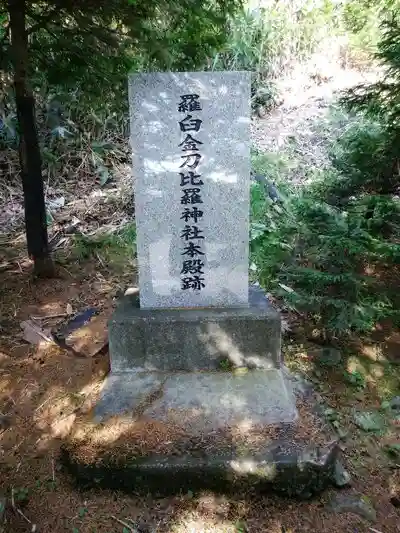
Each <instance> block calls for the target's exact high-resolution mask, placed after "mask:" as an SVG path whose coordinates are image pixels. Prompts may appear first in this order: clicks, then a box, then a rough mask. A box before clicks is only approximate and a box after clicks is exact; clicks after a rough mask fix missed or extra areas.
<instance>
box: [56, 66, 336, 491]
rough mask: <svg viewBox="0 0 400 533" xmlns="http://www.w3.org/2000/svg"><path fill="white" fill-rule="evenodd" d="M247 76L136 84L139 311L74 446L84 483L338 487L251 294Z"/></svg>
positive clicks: (120, 322)
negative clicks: (304, 430) (302, 421)
mask: <svg viewBox="0 0 400 533" xmlns="http://www.w3.org/2000/svg"><path fill="white" fill-rule="evenodd" d="M250 78H251V77H250V73H248V72H212V73H211V72H191V73H188V72H186V73H176V72H173V73H149V74H147V73H146V74H145V73H143V74H138V75H132V76H131V78H130V83H129V86H130V91H129V95H130V110H131V132H132V137H131V142H132V150H133V163H134V168H135V177H136V180H135V223H136V230H137V239H136V245H137V259H138V266H139V288H140V304H139V298H138V297H132V296H130V297H125V298H124V299H123V300H122V302H121V303H120V305H119V306H118V308H117V309H116V311H115V312H114V314H113V316H112V318H111V320H110V323H109V348H110V359H111V373H110V375H109V376H108V377H107V378H106V380H105V382H104V384H103V388H102V391H101V394H100V398H99V401H98V403H97V405H96V406H95V408H94V410H93V412H92V413H90V415H89V420H84V421H82V424H81V426H79V427H78V429H77V431H76V433H75V434H74V435H71V438H70V442H69V444H68V445H66V446H65V447H64V463H65V465H66V466H67V467H68V469H69V471H70V472H71V473H73V474H74V475H75V477H76V478H77V479H78V480H79V481H81V482H84V483H89V484H90V483H92V484H94V485H96V484H97V483H99V484H102V485H103V486H109V487H113V488H124V489H127V490H135V491H136V490H139V488H140V487H141V486H143V487H144V488H145V490H149V489H150V490H152V491H154V492H160V491H161V490H162V492H175V491H180V490H182V489H184V488H186V489H191V490H192V489H193V488H194V487H195V486H196V487H199V488H201V487H204V488H207V487H210V488H211V487H224V488H227V487H228V488H229V487H234V486H235V487H241V488H242V487H243V486H244V485H245V484H247V483H249V484H250V485H252V486H254V485H257V486H258V487H262V488H264V487H266V486H267V485H271V484H272V485H273V486H274V487H276V488H278V487H280V488H281V489H283V490H285V491H286V492H287V493H292V494H302V495H309V494H311V493H312V492H313V491H315V490H319V488H320V487H322V486H324V485H326V483H327V482H329V479H330V476H331V474H332V471H333V469H334V467H335V453H336V451H335V450H333V451H332V449H328V450H325V451H324V450H321V451H320V450H317V449H315V448H314V449H312V450H311V451H310V450H307V449H305V448H304V446H303V445H300V443H299V439H300V437H301V431H300V430H301V427H300V425H299V424H298V423H297V410H296V404H295V399H294V396H293V391H292V388H291V387H290V386H289V385H288V382H287V381H286V379H285V377H284V374H283V370H282V364H281V363H282V362H281V323H280V317H279V314H278V313H277V312H276V311H274V309H273V308H272V307H271V306H270V305H269V303H268V300H267V298H266V296H265V294H264V293H263V292H262V291H261V289H260V288H259V287H256V286H252V287H250V289H249V284H248V265H249V253H248V252H249V240H248V236H249V211H250V209H249V189H250V85H251V79H250ZM313 434H314V433H313ZM303 440H304V439H303ZM308 441H309V436H308V434H307V438H306V444H308ZM303 444H304V443H303ZM323 468H325V476H321V471H322V469H323Z"/></svg>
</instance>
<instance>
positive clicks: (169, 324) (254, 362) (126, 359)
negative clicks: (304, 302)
mask: <svg viewBox="0 0 400 533" xmlns="http://www.w3.org/2000/svg"><path fill="white" fill-rule="evenodd" d="M249 300H250V306H249V307H239V308H231V309H229V308H207V309H156V310H148V309H140V308H139V298H138V296H137V295H135V296H127V297H124V298H123V299H122V301H121V303H120V305H119V306H118V307H117V309H116V310H115V312H114V314H113V316H112V318H111V320H110V323H109V344H110V358H111V370H112V372H129V371H137V370H149V371H150V370H151V371H157V370H160V371H193V370H215V369H217V368H218V367H219V365H220V363H221V360H229V361H230V363H231V365H232V366H234V367H235V366H236V367H242V366H247V367H249V368H264V369H269V368H279V367H280V365H281V323H280V316H279V314H278V313H277V312H276V311H275V310H274V309H273V308H272V306H271V305H270V304H269V302H268V300H267V298H266V297H265V295H264V293H263V291H262V290H261V289H259V288H258V287H250V289H249Z"/></svg>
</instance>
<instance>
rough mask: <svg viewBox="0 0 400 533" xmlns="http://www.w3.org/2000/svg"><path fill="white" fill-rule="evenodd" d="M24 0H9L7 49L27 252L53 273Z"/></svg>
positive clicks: (39, 269)
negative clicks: (30, 78) (17, 134)
mask: <svg viewBox="0 0 400 533" xmlns="http://www.w3.org/2000/svg"><path fill="white" fill-rule="evenodd" d="M25 2H26V0H9V1H8V10H9V14H10V32H11V53H12V59H13V65H14V90H15V102H16V108H17V117H18V125H19V162H20V166H21V177H22V186H23V190H24V203H25V227H26V240H27V244H28V254H29V256H30V257H31V259H32V260H33V262H34V272H35V274H36V275H38V276H45V277H46V276H52V275H54V265H53V261H52V259H51V256H50V251H49V244H48V236H47V221H46V207H45V201H44V192H43V177H42V161H41V157H40V149H39V142H38V135H37V130H36V118H35V101H34V97H33V94H32V91H31V90H30V89H29V87H28V84H27V74H28V61H29V59H28V36H27V32H26V27H25V24H26V17H25V8H26V6H25Z"/></svg>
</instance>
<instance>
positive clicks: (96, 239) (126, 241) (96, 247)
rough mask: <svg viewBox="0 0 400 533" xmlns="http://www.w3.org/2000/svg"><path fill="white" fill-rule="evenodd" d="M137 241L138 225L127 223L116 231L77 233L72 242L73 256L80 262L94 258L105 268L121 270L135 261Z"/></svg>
mask: <svg viewBox="0 0 400 533" xmlns="http://www.w3.org/2000/svg"><path fill="white" fill-rule="evenodd" d="M135 243H136V226H135V224H134V223H131V224H126V225H125V226H122V227H121V228H120V229H119V230H118V231H116V232H114V233H104V234H96V235H95V236H86V235H77V236H76V237H75V239H74V241H73V244H72V256H73V258H74V259H76V260H77V261H80V262H81V261H85V260H88V259H91V258H94V259H95V260H98V261H99V262H100V264H101V265H102V266H103V267H104V268H107V269H110V270H113V271H120V270H124V269H128V268H130V266H129V265H131V264H132V262H133V261H134V256H135Z"/></svg>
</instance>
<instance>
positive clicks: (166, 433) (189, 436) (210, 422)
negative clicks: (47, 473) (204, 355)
mask: <svg viewBox="0 0 400 533" xmlns="http://www.w3.org/2000/svg"><path fill="white" fill-rule="evenodd" d="M94 415H95V416H94V419H93V413H91V415H90V418H89V419H86V420H84V421H82V422H81V424H78V425H77V428H76V431H75V434H74V435H72V436H71V440H70V442H69V443H68V444H65V445H64V447H63V453H62V462H63V464H64V467H65V469H66V470H67V472H69V474H71V475H72V477H73V478H74V479H75V480H76V481H77V483H78V484H79V486H81V487H93V486H97V487H107V488H112V489H123V490H126V491H131V492H138V491H139V492H141V491H144V492H147V491H150V492H152V493H153V494H156V495H157V494H160V495H164V494H174V493H177V492H180V491H187V490H191V491H193V490H197V489H199V490H200V489H211V490H216V491H219V490H220V491H229V490H235V491H236V490H238V489H246V488H254V489H256V490H259V491H263V490H273V491H276V492H279V493H282V494H286V495H289V496H298V497H301V498H308V497H310V496H312V495H313V494H317V493H319V492H320V491H322V490H323V489H324V488H326V487H327V486H329V485H330V484H331V483H335V477H336V479H338V478H340V475H341V465H340V461H339V449H338V447H337V445H336V444H335V443H332V441H331V436H330V435H329V434H328V433H327V432H325V427H324V426H323V424H320V426H318V424H319V422H318V421H316V418H315V416H316V415H314V414H313V413H312V412H311V410H310V411H309V412H305V411H304V406H303V407H302V410H301V417H300V418H298V417H297V411H296V408H295V403H294V397H293V393H292V388H291V387H290V385H287V384H286V380H283V377H282V373H281V371H280V370H270V371H259V370H254V371H248V372H247V373H244V374H243V375H235V374H231V373H225V372H219V373H215V372H195V373H179V374H162V373H152V372H150V373H138V374H123V375H111V376H109V377H108V378H107V380H106V382H105V384H104V388H103V391H102V396H101V398H100V400H99V402H98V404H97V406H96V407H95V410H94ZM310 434H312V438H313V442H310ZM342 477H343V476H342ZM336 483H337V482H336Z"/></svg>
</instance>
